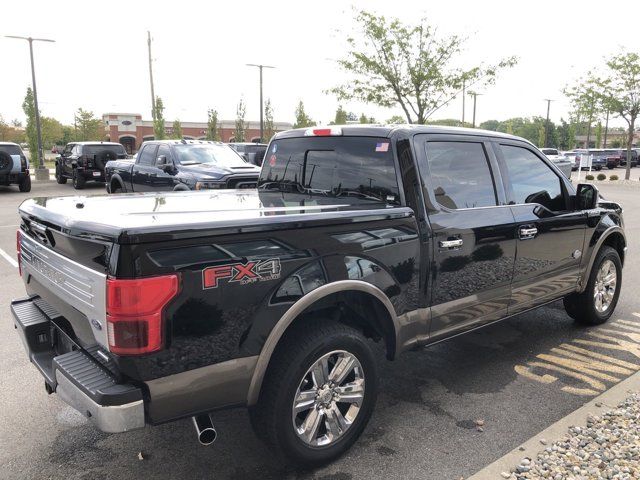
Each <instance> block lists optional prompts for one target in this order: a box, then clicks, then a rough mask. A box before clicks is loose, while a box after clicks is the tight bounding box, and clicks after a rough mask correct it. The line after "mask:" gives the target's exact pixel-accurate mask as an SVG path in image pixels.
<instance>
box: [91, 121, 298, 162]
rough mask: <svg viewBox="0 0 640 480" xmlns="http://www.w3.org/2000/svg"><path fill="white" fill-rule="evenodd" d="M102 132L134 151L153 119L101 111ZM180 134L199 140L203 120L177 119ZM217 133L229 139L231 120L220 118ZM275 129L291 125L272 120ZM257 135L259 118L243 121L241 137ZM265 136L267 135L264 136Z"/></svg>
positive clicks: (169, 127) (148, 135) (169, 130)
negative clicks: (244, 123) (103, 128)
mask: <svg viewBox="0 0 640 480" xmlns="http://www.w3.org/2000/svg"><path fill="white" fill-rule="evenodd" d="M102 120H103V121H104V124H105V133H106V137H107V138H108V140H109V141H112V142H119V143H121V144H122V145H124V147H125V148H126V149H127V151H128V152H131V153H133V152H136V151H137V150H138V149H139V148H140V145H141V144H142V142H144V141H145V140H153V138H154V137H153V121H151V120H143V119H142V115H140V114H138V113H105V114H104V115H102ZM180 124H181V126H182V136H183V138H185V139H187V140H199V139H200V140H202V139H204V138H205V136H206V134H207V123H206V122H180ZM219 125H220V127H219V128H220V136H221V137H222V141H223V142H233V141H234V140H235V138H234V131H235V120H221V121H219ZM274 127H275V129H276V131H278V132H280V131H283V130H288V129H290V128H292V124H290V123H287V122H274ZM165 134H166V136H167V137H168V138H169V137H171V135H173V122H170V121H167V122H166V123H165ZM259 138H260V122H253V121H250V122H247V130H246V132H245V141H248V142H254V141H258V140H259ZM267 140H268V139H267Z"/></svg>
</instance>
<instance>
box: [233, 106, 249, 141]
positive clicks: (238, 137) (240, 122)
mask: <svg viewBox="0 0 640 480" xmlns="http://www.w3.org/2000/svg"><path fill="white" fill-rule="evenodd" d="M246 113H247V106H246V105H245V103H244V98H240V101H239V102H238V108H236V129H235V132H234V134H233V136H234V137H235V141H236V142H244V141H245V135H246V133H247V122H246V120H245V116H246Z"/></svg>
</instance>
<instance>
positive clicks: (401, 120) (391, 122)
mask: <svg viewBox="0 0 640 480" xmlns="http://www.w3.org/2000/svg"><path fill="white" fill-rule="evenodd" d="M386 123H388V124H389V125H402V124H403V123H406V121H405V118H404V117H401V116H400V115H394V116H393V117H391V118H389V119H387V122H386Z"/></svg>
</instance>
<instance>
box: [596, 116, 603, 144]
mask: <svg viewBox="0 0 640 480" xmlns="http://www.w3.org/2000/svg"><path fill="white" fill-rule="evenodd" d="M596 148H602V122H598V125H596Z"/></svg>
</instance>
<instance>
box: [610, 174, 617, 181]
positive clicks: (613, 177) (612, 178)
mask: <svg viewBox="0 0 640 480" xmlns="http://www.w3.org/2000/svg"><path fill="white" fill-rule="evenodd" d="M609 180H612V181H613V180H618V175H611V176H610V177H609Z"/></svg>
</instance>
